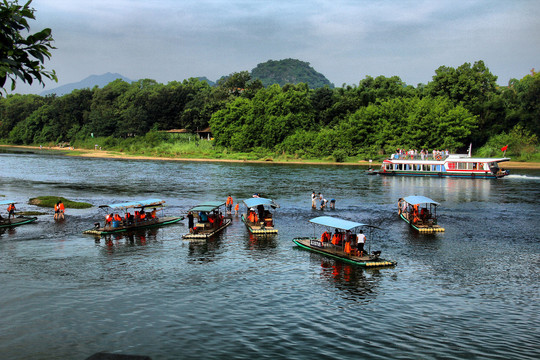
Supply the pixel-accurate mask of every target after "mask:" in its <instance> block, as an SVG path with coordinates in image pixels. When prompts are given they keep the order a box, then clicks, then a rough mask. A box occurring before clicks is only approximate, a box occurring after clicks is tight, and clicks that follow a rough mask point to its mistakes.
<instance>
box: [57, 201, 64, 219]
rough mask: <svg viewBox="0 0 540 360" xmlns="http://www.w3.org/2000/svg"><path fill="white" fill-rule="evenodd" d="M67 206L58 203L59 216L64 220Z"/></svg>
mask: <svg viewBox="0 0 540 360" xmlns="http://www.w3.org/2000/svg"><path fill="white" fill-rule="evenodd" d="M65 210H66V208H65V206H64V203H63V202H61V201H59V202H58V216H59V217H61V218H62V219H63V218H64V213H65Z"/></svg>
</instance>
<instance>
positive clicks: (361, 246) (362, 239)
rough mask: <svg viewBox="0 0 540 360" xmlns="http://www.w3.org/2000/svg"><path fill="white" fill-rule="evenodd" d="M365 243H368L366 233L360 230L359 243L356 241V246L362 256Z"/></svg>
mask: <svg viewBox="0 0 540 360" xmlns="http://www.w3.org/2000/svg"><path fill="white" fill-rule="evenodd" d="M365 243H366V235H364V232H363V231H362V230H360V231H359V234H358V235H357V243H356V248H357V249H358V252H359V254H360V256H362V255H363V253H364V244H365Z"/></svg>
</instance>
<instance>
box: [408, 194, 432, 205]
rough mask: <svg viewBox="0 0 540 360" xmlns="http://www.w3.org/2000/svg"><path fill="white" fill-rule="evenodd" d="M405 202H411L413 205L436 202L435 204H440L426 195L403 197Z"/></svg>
mask: <svg viewBox="0 0 540 360" xmlns="http://www.w3.org/2000/svg"><path fill="white" fill-rule="evenodd" d="M403 200H405V202H407V203H409V204H411V205H419V204H434V205H440V204H439V203H438V202H436V201H433V200H431V199H430V198H428V197H425V196H416V195H415V196H407V197H405V198H403Z"/></svg>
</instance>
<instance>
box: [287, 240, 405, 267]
mask: <svg viewBox="0 0 540 360" xmlns="http://www.w3.org/2000/svg"><path fill="white" fill-rule="evenodd" d="M293 243H295V244H296V245H298V246H299V247H300V248H302V249H305V250H309V251H312V252H315V253H319V254H322V255H325V256H329V257H332V258H335V259H339V260H341V261H344V262H346V263H349V264H354V265H358V266H363V267H369V268H373V267H385V266H394V265H396V264H397V262H396V261H392V260H385V259H381V258H379V253H380V252H373V253H372V254H367V253H366V254H364V255H362V256H356V255H353V254H347V253H346V252H345V251H343V250H342V247H341V246H334V245H332V244H326V243H321V242H320V241H319V239H316V238H310V237H301V238H295V239H293Z"/></svg>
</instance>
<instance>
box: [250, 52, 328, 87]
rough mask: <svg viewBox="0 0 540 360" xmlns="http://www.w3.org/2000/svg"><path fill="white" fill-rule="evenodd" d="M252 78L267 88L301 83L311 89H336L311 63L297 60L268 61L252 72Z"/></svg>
mask: <svg viewBox="0 0 540 360" xmlns="http://www.w3.org/2000/svg"><path fill="white" fill-rule="evenodd" d="M251 77H252V78H253V79H259V80H261V82H262V84H263V85H264V86H265V87H268V86H270V85H274V84H278V85H280V86H284V85H286V84H294V85H296V84H300V83H305V84H307V85H308V86H309V88H311V89H316V88H320V87H324V86H328V87H330V88H333V87H334V84H332V83H331V82H330V81H329V80H328V79H327V78H326V77H325V76H324V75H323V74H321V73H318V72H317V71H315V69H313V68H312V67H311V66H310V65H309V63H307V62H304V61H300V60H296V59H284V60H268V61H267V62H265V63H261V64H258V65H257V66H256V67H255V68H254V69H253V70H251Z"/></svg>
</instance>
